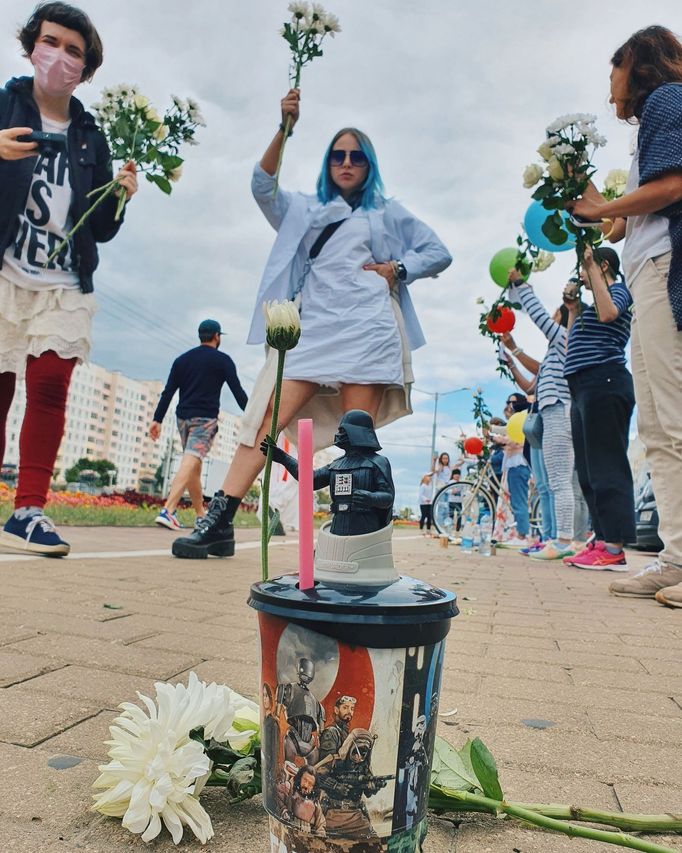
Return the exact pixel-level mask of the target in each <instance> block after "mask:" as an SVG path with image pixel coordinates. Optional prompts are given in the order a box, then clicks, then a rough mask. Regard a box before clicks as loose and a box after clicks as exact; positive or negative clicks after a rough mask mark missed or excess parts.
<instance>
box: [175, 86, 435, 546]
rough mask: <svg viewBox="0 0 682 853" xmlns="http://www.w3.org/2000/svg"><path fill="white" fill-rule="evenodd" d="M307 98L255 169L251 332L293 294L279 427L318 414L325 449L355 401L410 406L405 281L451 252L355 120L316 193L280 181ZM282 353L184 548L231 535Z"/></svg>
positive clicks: (412, 328) (258, 389)
mask: <svg viewBox="0 0 682 853" xmlns="http://www.w3.org/2000/svg"><path fill="white" fill-rule="evenodd" d="M299 100H300V94H299V91H298V90H297V89H291V90H290V91H289V92H288V94H287V95H286V96H285V98H284V99H283V100H282V103H281V114H282V123H281V124H280V127H279V129H278V131H277V133H276V134H275V137H274V139H273V140H272V142H271V143H270V145H269V147H268V149H267V150H266V152H265V154H264V155H263V158H262V159H261V161H260V163H259V164H257V165H256V167H255V169H254V173H253V180H252V190H253V194H254V197H255V199H256V202H257V203H258V206H259V207H260V209H261V210H262V212H263V214H264V216H265V218H266V219H267V220H268V222H269V223H270V225H272V227H273V228H274V229H275V231H276V232H277V237H276V239H275V243H274V246H273V248H272V251H271V252H270V257H269V258H268V262H267V265H266V267H265V272H264V273H263V278H262V281H261V285H260V288H259V291H258V295H257V297H256V306H255V309H254V313H253V318H252V322H251V328H250V331H249V336H248V343H250V344H263V343H265V324H264V318H263V313H262V309H261V306H262V304H263V302H267V301H271V300H283V299H284V300H286V299H291V300H294V301H295V302H296V303H297V305H298V306H299V308H300V312H301V338H300V341H299V344H298V346H297V347H296V348H295V349H293V350H291V351H290V352H289V353H288V355H287V359H286V364H285V371H284V384H283V387H282V400H281V407H280V413H279V417H280V427H286V426H287V425H288V424H289V423H290V422H291V421H293V420H294V419H295V418H305V417H311V418H313V419H314V421H315V445H316V449H319V448H322V447H327V446H329V445H331V444H332V442H333V437H334V433H335V431H336V426H337V424H338V423H339V420H340V419H341V417H342V415H343V414H344V412H347V411H349V410H351V409H362V410H364V411H366V412H369V414H370V415H371V416H372V418H373V419H374V423H375V425H376V426H377V427H380V426H384V425H385V424H388V423H391V422H392V421H394V420H396V419H397V418H400V417H402V416H403V415H406V414H410V413H411V411H412V409H411V406H410V387H411V385H412V382H413V376H412V367H411V358H410V351H411V350H412V349H416V348H417V347H420V346H422V345H423V344H424V343H425V340H424V335H423V333H422V331H421V328H420V326H419V322H418V320H417V316H416V314H415V311H414V308H413V306H412V302H411V300H410V296H409V293H408V290H407V286H408V285H409V284H411V283H412V282H413V281H415V280H416V279H419V278H425V277H428V276H431V277H435V276H437V275H438V273H440V272H442V271H443V270H444V269H445V268H446V267H447V266H449V264H450V263H451V260H452V259H451V257H450V254H449V252H448V250H447V249H446V248H445V246H444V245H443V243H442V242H441V241H440V240H439V239H438V237H437V236H436V235H435V234H434V232H433V231H432V230H431V229H430V228H429V227H427V226H426V225H425V224H424V223H423V222H420V221H419V220H418V219H417V218H416V217H414V216H413V215H412V214H411V213H409V211H407V210H406V209H405V208H404V207H403V206H402V205H400V204H399V203H398V202H397V201H394V200H393V199H388V198H386V197H385V195H384V187H383V183H382V181H381V175H380V173H379V166H378V163H377V158H376V154H375V151H374V147H373V145H372V143H371V141H370V139H369V137H367V136H366V134H364V133H362V131H360V130H357V129H356V128H352V127H346V128H343V129H342V130H340V131H339V132H338V133H336V134H335V136H334V138H333V139H332V141H331V144H330V145H329V147H328V148H327V151H326V153H325V156H324V160H323V163H322V170H321V172H320V176H319V178H318V181H317V193H316V194H315V195H312V196H311V195H305V194H303V193H298V192H288V191H286V190H283V189H280V188H279V187H277V184H276V181H275V177H274V175H275V172H276V170H277V163H278V160H279V155H280V152H281V149H282V144H283V142H284V138H285V137H284V133H285V126H286V122H287V118H290V124H289V126H290V127H293V126H294V125H295V124H296V122H297V121H298V117H299ZM276 360H277V359H276V352H275V351H274V350H271V351H270V353H269V355H268V358H267V360H266V363H265V366H264V367H263V369H262V370H261V372H260V374H259V376H258V379H257V380H256V385H255V388H254V391H253V393H252V395H251V397H250V400H249V405H248V407H247V409H246V411H245V413H244V418H243V423H242V431H241V435H240V444H239V447H238V449H237V452H236V454H235V457H234V459H233V461H232V464H231V466H230V470H229V471H228V474H227V478H226V480H225V483H224V486H223V491H224V494H220V493H219V494H218V495H217V496H216V497H215V498H214V500H213V501H212V502H211V504H210V506H209V509H208V511H207V513H206V516H205V520H204V521H202V522H200V525H199V527H198V528H197V529H196V530H195V531H194V533H193V534H192V535H191V536H189V537H186V538H184V539H182V540H176V543H175V545H174V548H173V553H177V555H178V556H184V557H190V558H191V557H199V558H201V557H205V556H206V555H207V553H210V552H211V547H212V546H213V545H215V544H216V543H219V544H220V543H224V542H225V541H227V540H228V539H230V538H232V536H233V532H232V519H233V517H234V514H235V512H236V510H237V507H238V506H239V503H240V501H241V499H242V497H243V496H244V494H245V493H246V491H247V489H248V488H249V487H250V486H251V484H252V482H253V481H254V479H255V478H256V477H257V476H258V473H259V472H260V470H261V468H262V467H263V456H262V454H261V452H260V450H259V445H260V442H261V441H262V439H263V438H264V437H265V435H266V433H267V431H268V429H269V424H270V418H271V406H272V399H271V398H272V390H273V388H274V381H275V365H276ZM214 550H215V551H220V550H221V548H220V547H217V548H214ZM223 550H229V549H223Z"/></svg>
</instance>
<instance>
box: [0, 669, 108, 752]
mask: <svg viewBox="0 0 682 853" xmlns="http://www.w3.org/2000/svg"><path fill="white" fill-rule="evenodd" d="M0 697H1V698H2V714H1V715H0V741H5V742H6V743H14V744H18V745H20V746H35V744H37V743H40V742H41V741H43V740H46V739H47V738H49V737H52V736H53V735H55V734H57V733H59V732H61V731H64V730H65V729H67V728H68V727H70V726H73V725H74V724H76V723H78V722H80V721H82V720H85V719H87V718H88V717H92V716H93V715H94V714H96V713H97V711H98V710H99V709H98V708H96V707H95V706H94V705H92V704H90V703H88V702H86V701H85V700H78V699H67V698H65V697H63V696H47V695H46V694H44V693H38V692H37V691H35V690H31V689H30V688H28V687H26V686H24V685H23V684H19V685H17V686H16V687H7V688H5V689H4V690H3V691H2V693H0Z"/></svg>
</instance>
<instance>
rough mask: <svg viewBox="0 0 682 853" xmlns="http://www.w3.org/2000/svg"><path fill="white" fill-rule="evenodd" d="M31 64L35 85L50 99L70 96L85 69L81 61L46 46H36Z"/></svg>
mask: <svg viewBox="0 0 682 853" xmlns="http://www.w3.org/2000/svg"><path fill="white" fill-rule="evenodd" d="M31 62H32V63H33V67H34V68H35V79H36V83H37V84H38V86H39V87H40V88H41V89H42V90H43V92H45V93H46V94H47V95H51V96H52V97H64V96H66V95H71V93H72V92H73V90H74V89H75V88H76V86H77V85H78V84H79V83H80V81H81V76H82V74H83V68H84V67H85V63H84V62H83V60H82V59H77V58H76V57H75V56H69V55H68V54H67V53H64V51H62V50H59V48H57V47H51V46H50V45H47V44H37V45H36V46H35V47H34V48H33V53H32V54H31Z"/></svg>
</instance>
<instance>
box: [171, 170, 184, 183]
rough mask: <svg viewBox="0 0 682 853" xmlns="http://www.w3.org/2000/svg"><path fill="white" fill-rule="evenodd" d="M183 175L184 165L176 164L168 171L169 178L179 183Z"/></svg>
mask: <svg viewBox="0 0 682 853" xmlns="http://www.w3.org/2000/svg"><path fill="white" fill-rule="evenodd" d="M181 177H182V166H176V167H175V168H174V169H171V170H170V172H169V173H168V180H169V181H172V182H173V183H174V184H175V183H177V182H178V181H179V180H180V178H181Z"/></svg>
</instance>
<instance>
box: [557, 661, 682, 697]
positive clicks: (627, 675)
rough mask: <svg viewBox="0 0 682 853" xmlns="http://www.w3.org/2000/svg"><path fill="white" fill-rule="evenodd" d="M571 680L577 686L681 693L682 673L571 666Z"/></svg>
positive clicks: (667, 694) (668, 694)
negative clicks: (652, 672) (676, 674)
mask: <svg viewBox="0 0 682 853" xmlns="http://www.w3.org/2000/svg"><path fill="white" fill-rule="evenodd" d="M570 675H571V680H572V681H573V683H574V684H575V685H577V686H578V687H587V686H600V685H601V686H604V687H622V688H627V689H628V690H636V691H644V692H645V693H664V694H665V695H666V696H670V694H671V693H673V692H675V691H679V692H680V693H682V673H681V674H680V675H678V676H676V677H671V678H664V677H663V676H662V675H649V674H648V673H647V672H644V671H642V672H623V671H622V670H620V669H611V670H609V669H606V670H604V669H583V668H581V667H576V668H574V667H571V669H570Z"/></svg>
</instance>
